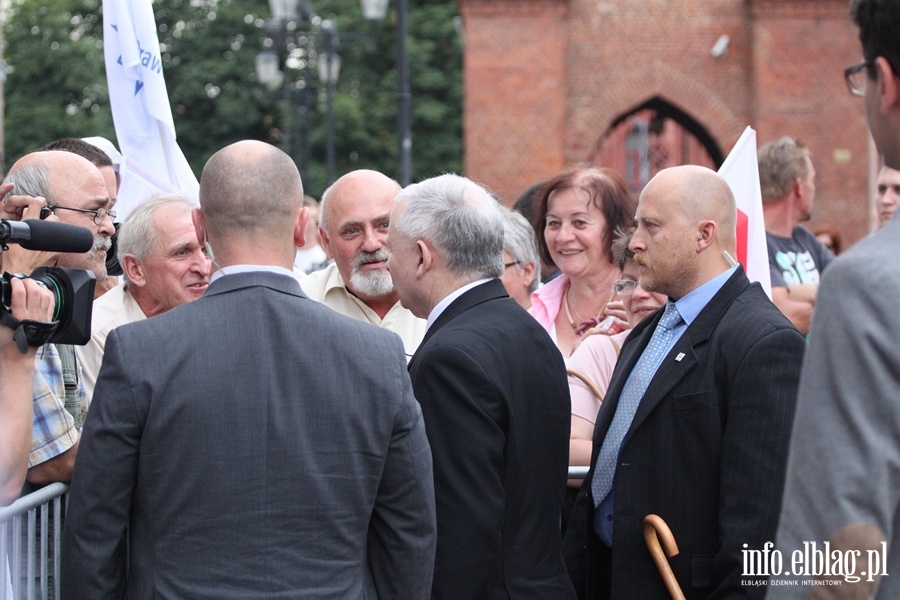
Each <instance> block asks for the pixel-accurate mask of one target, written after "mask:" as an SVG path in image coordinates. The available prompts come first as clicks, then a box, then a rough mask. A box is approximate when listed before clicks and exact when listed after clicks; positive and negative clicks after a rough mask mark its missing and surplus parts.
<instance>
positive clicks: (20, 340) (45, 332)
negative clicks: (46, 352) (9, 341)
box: [0, 312, 59, 354]
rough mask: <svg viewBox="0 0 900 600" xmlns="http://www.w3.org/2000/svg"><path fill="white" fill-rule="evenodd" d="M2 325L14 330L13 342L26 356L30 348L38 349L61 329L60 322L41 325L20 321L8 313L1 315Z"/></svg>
mask: <svg viewBox="0 0 900 600" xmlns="http://www.w3.org/2000/svg"><path fill="white" fill-rule="evenodd" d="M0 324H2V325H6V326H7V327H9V328H10V329H12V330H13V340H14V341H15V342H16V348H18V349H19V352H21V353H22V354H25V353H26V352H28V347H29V346H31V347H32V348H37V347H39V346H43V345H44V344H46V343H47V342H49V341H50V338H51V337H52V336H53V334H54V333H55V332H56V330H57V329H58V328H59V321H51V322H50V323H41V322H39V321H29V320H25V321H20V320H18V319H16V318H15V317H13V316H12V315H11V314H10V313H8V312H3V313H0Z"/></svg>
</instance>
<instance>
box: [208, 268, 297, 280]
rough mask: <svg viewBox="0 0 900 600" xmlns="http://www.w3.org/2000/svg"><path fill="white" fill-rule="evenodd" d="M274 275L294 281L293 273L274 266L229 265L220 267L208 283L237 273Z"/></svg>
mask: <svg viewBox="0 0 900 600" xmlns="http://www.w3.org/2000/svg"><path fill="white" fill-rule="evenodd" d="M258 272H265V273H276V274H278V275H286V276H287V277H290V278H292V279H296V276H295V275H294V272H293V271H291V270H290V269H285V268H284V267H277V266H275V265H229V266H227V267H221V268H220V269H219V270H218V271H216V272H215V273H213V274H212V277H210V278H209V282H210V283H212V282H213V281H215V280H216V279H219V278H220V277H225V276H226V275H235V274H237V273H258Z"/></svg>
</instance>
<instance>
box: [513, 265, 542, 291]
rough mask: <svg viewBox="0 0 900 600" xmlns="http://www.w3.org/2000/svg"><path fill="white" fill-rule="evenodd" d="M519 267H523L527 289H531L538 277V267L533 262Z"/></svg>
mask: <svg viewBox="0 0 900 600" xmlns="http://www.w3.org/2000/svg"><path fill="white" fill-rule="evenodd" d="M519 266H520V267H522V276H523V277H524V278H525V287H531V283H532V282H533V281H534V278H535V277H537V265H535V264H534V263H533V262H523V263H522V264H521V265H519ZM513 268H515V267H513Z"/></svg>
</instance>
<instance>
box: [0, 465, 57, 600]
mask: <svg viewBox="0 0 900 600" xmlns="http://www.w3.org/2000/svg"><path fill="white" fill-rule="evenodd" d="M68 490H69V486H67V485H66V484H64V483H52V484H50V485H48V486H46V487H43V488H41V489H39V490H37V491H35V492H32V493H31V494H28V495H27V496H23V497H22V498H19V499H18V500H16V501H15V502H14V503H13V504H11V505H10V506H7V507H5V508H0V600H7V599H9V600H13V599H14V600H21V599H26V600H32V599H38V598H40V599H52V600H57V599H58V598H59V556H60V538H61V536H62V525H63V513H64V512H65V501H66V498H65V494H66V492H67V491H68ZM7 565H8V566H7ZM10 594H11V595H10Z"/></svg>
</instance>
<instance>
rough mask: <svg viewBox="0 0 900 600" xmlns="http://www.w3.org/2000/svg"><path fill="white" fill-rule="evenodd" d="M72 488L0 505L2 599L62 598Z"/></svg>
mask: <svg viewBox="0 0 900 600" xmlns="http://www.w3.org/2000/svg"><path fill="white" fill-rule="evenodd" d="M587 473H588V467H569V479H584V478H585V477H586V476H587ZM68 491H69V486H67V485H66V484H64V483H52V484H50V485H48V486H46V487H43V488H41V489H39V490H37V491H35V492H32V493H31V494H28V495H27V496H23V497H21V498H19V499H18V500H16V501H15V502H14V503H13V504H11V505H10V506H7V507H5V508H0V600H22V599H25V600H32V599H48V600H58V598H59V556H60V538H61V537H62V524H63V517H64V513H65V508H66V507H65V504H66V500H67V497H66V495H65V494H66V492H68ZM7 565H9V566H8V568H7Z"/></svg>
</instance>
